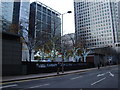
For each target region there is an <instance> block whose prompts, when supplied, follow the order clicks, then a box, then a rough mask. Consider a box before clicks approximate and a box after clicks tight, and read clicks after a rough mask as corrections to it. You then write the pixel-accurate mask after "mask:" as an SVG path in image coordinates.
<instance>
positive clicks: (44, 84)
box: [29, 84, 50, 88]
mask: <svg viewBox="0 0 120 90" xmlns="http://www.w3.org/2000/svg"><path fill="white" fill-rule="evenodd" d="M48 85H50V84H43V85H38V86H33V87H29V88H38V87H42V86H48Z"/></svg>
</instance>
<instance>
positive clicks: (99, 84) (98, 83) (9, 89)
mask: <svg viewBox="0 0 120 90" xmlns="http://www.w3.org/2000/svg"><path fill="white" fill-rule="evenodd" d="M118 75H120V74H118V66H110V67H104V68H100V69H95V70H90V71H86V72H81V73H74V74H68V75H62V76H54V77H47V78H40V79H32V80H31V79H30V80H22V81H18V82H12V83H9V82H8V83H3V86H2V90H14V89H17V90H33V89H34V90H36V88H38V89H40V88H41V89H42V88H49V89H50V88H53V89H55V88H70V89H71V88H73V89H75V88H79V89H78V90H82V88H83V90H84V88H112V90H113V88H118V86H119V85H118V84H119V83H118V81H119V78H118ZM80 88H81V89H80ZM41 89H40V90H41ZM116 90H117V89H116Z"/></svg>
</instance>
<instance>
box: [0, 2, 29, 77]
mask: <svg viewBox="0 0 120 90" xmlns="http://www.w3.org/2000/svg"><path fill="white" fill-rule="evenodd" d="M27 3H28V4H27ZM0 7H1V9H0V10H1V14H0V20H1V22H0V23H1V24H0V25H1V26H2V27H0V28H1V30H2V68H3V75H13V74H14V75H16V74H20V73H22V72H21V67H22V66H21V60H22V54H23V53H22V44H23V43H21V36H20V32H21V31H22V33H21V34H24V32H23V31H24V29H27V28H28V24H29V22H28V21H29V1H28V0H26V2H25V1H24V2H23V0H9V1H8V0H2V1H0ZM26 22H27V23H26ZM25 23H26V24H25Z"/></svg>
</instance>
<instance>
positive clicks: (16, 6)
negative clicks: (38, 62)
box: [0, 0, 30, 60]
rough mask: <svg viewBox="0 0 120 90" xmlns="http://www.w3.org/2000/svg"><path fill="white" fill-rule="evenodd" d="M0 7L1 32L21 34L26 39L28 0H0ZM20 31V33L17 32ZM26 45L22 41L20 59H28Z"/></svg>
mask: <svg viewBox="0 0 120 90" xmlns="http://www.w3.org/2000/svg"><path fill="white" fill-rule="evenodd" d="M0 5H1V6H0V7H2V8H1V11H2V13H1V26H2V28H1V30H2V32H5V33H9V34H15V35H19V34H22V36H23V37H24V39H25V41H28V30H29V10H30V2H29V0H17V1H16V0H9V1H8V0H4V1H2V2H0ZM19 32H21V33H19ZM28 57H29V54H28V47H27V45H26V44H25V42H23V43H22V60H28V59H29V58H28Z"/></svg>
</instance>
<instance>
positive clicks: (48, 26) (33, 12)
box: [29, 1, 61, 44]
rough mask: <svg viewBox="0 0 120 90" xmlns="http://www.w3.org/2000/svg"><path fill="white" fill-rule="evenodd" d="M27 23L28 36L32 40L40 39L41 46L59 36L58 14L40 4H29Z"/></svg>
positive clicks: (59, 23) (59, 21) (59, 22)
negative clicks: (28, 19) (28, 23)
mask: <svg viewBox="0 0 120 90" xmlns="http://www.w3.org/2000/svg"><path fill="white" fill-rule="evenodd" d="M29 22H30V27H29V28H30V35H31V36H32V37H33V38H41V44H44V43H46V42H48V41H50V40H52V39H51V38H52V37H54V36H57V37H60V36H61V19H60V13H59V12H57V11H55V10H53V9H52V8H50V7H48V6H46V5H45V4H43V3H41V2H38V1H37V2H33V3H31V4H30V21H29ZM59 43H60V41H59Z"/></svg>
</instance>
